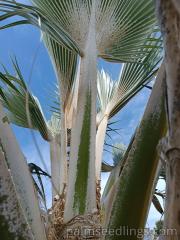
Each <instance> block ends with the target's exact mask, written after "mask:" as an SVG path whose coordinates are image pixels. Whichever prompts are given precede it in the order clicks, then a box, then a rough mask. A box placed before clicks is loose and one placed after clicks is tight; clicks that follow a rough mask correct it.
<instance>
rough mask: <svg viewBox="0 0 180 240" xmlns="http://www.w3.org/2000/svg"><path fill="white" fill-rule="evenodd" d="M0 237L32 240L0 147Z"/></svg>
mask: <svg viewBox="0 0 180 240" xmlns="http://www.w3.org/2000/svg"><path fill="white" fill-rule="evenodd" d="M0 189H1V191H0V236H1V239H2V240H14V239H18V240H19V239H21V240H34V239H35V238H34V236H33V234H32V231H31V229H30V226H29V224H28V222H27V219H26V217H25V215H24V212H23V209H22V208H21V205H20V202H19V198H18V195H17V192H16V190H15V187H14V183H13V179H12V177H11V172H10V171H9V169H8V165H7V162H6V159H5V155H4V153H3V152H2V149H1V146H0Z"/></svg>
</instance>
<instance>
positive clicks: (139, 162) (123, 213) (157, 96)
mask: <svg viewBox="0 0 180 240" xmlns="http://www.w3.org/2000/svg"><path fill="white" fill-rule="evenodd" d="M165 129H166V119H165V109H164V69H163V67H162V68H161V69H160V72H159V74H158V77H157V80H156V83H155V86H154V88H153V91H152V94H151V97H150V99H149V102H148V105H147V108H146V111H145V113H144V116H143V119H142V121H141V124H140V127H139V129H138V131H137V133H136V136H135V139H134V142H133V144H132V147H131V149H130V151H129V154H128V158H127V160H126V162H125V165H124V167H123V169H122V172H121V174H120V178H119V181H118V184H116V186H117V187H116V194H115V197H114V202H113V207H112V211H111V215H110V222H109V225H108V227H109V228H110V229H116V230H117V234H112V235H111V234H110V235H107V236H106V239H108V240H110V239H113V240H116V239H118V240H137V239H142V237H143V234H142V233H139V229H144V227H145V223H146V218H147V212H148V209H149V201H150V199H151V196H152V189H153V186H154V181H155V177H156V172H157V168H158V154H157V151H156V147H157V144H158V141H159V139H160V138H161V137H162V136H163V135H164V133H165ZM140 234H141V235H140Z"/></svg>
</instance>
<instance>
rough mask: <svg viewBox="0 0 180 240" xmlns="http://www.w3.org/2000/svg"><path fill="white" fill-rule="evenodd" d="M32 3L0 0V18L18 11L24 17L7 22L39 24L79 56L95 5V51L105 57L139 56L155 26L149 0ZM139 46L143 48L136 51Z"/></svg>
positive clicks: (35, 0)
mask: <svg viewBox="0 0 180 240" xmlns="http://www.w3.org/2000/svg"><path fill="white" fill-rule="evenodd" d="M33 3H34V4H35V5H36V7H32V6H27V5H24V4H20V3H16V2H11V1H8V0H5V1H0V11H1V12H2V15H1V18H0V20H5V19H7V18H10V17H12V16H15V15H18V16H19V15H20V16H22V17H23V18H24V19H25V20H24V19H23V20H20V21H19V20H18V21H17V22H14V23H12V24H11V25H10V26H14V25H16V24H25V23H30V24H34V25H36V26H39V25H40V27H41V29H42V30H43V31H44V32H46V33H48V34H49V35H50V36H51V37H52V38H53V39H54V40H56V41H57V42H58V43H59V44H60V45H62V46H63V47H66V48H68V49H70V50H73V51H74V52H76V53H78V54H79V55H80V56H83V50H84V47H85V43H86V39H87V36H88V32H89V25H90V19H91V14H92V9H95V18H96V22H95V27H96V44H97V50H98V55H99V57H102V58H104V59H106V60H108V61H121V62H134V61H137V60H139V59H141V58H142V57H143V56H144V55H145V54H146V53H147V49H148V47H149V45H146V44H145V41H144V40H145V38H147V36H149V34H150V33H151V32H152V29H154V27H155V26H156V18H155V13H154V12H155V11H154V4H153V1H152V0H133V1H132V0H111V1H109V0H86V1H84V0H52V1H49V0H33ZM94 5H95V7H94ZM8 26H9V25H8ZM8 26H4V28H5V27H8ZM150 40H152V41H153V38H150ZM142 46H144V48H143V51H142V50H141V51H139V49H140V47H142Z"/></svg>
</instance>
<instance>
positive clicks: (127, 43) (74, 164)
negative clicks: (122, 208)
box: [0, 0, 161, 224]
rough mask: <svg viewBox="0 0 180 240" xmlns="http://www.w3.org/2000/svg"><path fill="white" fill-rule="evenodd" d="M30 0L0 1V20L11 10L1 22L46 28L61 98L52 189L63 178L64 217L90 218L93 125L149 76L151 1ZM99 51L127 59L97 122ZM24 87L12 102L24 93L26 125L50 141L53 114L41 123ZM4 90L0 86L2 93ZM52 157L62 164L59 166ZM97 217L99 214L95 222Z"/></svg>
mask: <svg viewBox="0 0 180 240" xmlns="http://www.w3.org/2000/svg"><path fill="white" fill-rule="evenodd" d="M33 2H34V4H35V7H34V6H27V5H24V4H19V3H16V2H11V1H7V0H5V1H0V11H1V13H2V15H1V19H0V20H5V19H7V18H9V17H12V16H16V15H18V16H21V17H23V20H17V21H15V22H12V23H10V24H8V25H5V26H3V27H2V28H6V27H10V26H15V25H18V24H27V23H30V24H33V25H36V26H38V27H40V28H41V29H42V30H43V31H44V32H45V34H44V41H45V44H46V46H47V48H48V51H49V53H50V55H51V58H52V62H53V64H54V68H55V71H56V74H57V78H58V82H59V89H60V100H61V111H60V112H61V122H60V125H61V128H60V129H61V133H60V134H57V135H56V136H53V142H52V144H51V146H52V153H55V152H56V151H58V153H57V152H56V154H54V156H56V157H57V156H58V158H60V159H59V161H57V159H56V160H55V161H54V162H56V164H55V166H57V168H56V167H55V168H53V169H56V170H58V173H57V174H59V177H58V178H59V179H60V181H57V182H56V183H57V185H58V184H59V186H58V187H57V188H58V189H59V191H58V192H59V193H60V194H63V191H64V187H63V185H64V184H67V189H66V192H67V193H66V204H65V209H64V222H65V223H67V222H69V221H71V220H72V219H75V220H76V217H77V218H78V217H80V218H82V219H83V222H84V221H86V220H87V218H88V217H89V215H90V217H92V216H94V215H97V214H96V211H97V203H96V198H97V196H96V184H97V181H98V180H99V173H100V169H101V167H99V166H101V155H102V149H103V144H104V137H102V139H101V141H100V142H101V143H100V144H101V147H100V148H101V151H100V157H98V158H95V152H96V149H98V146H97V143H96V139H98V132H97V134H96V129H97V126H98V131H99V132H100V133H101V132H102V131H100V122H102V121H101V120H102V119H104V116H105V118H107V119H106V122H107V120H108V119H109V118H110V117H112V116H113V115H115V114H116V113H117V112H118V111H119V110H120V109H121V108H122V107H123V106H124V105H125V104H126V103H127V101H128V100H129V99H130V98H131V97H133V96H134V94H136V93H137V92H138V91H139V90H140V89H141V88H142V87H143V83H147V82H148V81H149V80H151V79H152V77H153V76H154V74H155V73H156V71H157V68H156V67H157V64H158V62H159V60H157V56H158V52H159V49H160V48H159V46H160V45H161V39H160V38H159V37H156V35H155V34H154V32H157V31H158V30H157V28H156V18H155V14H154V6H153V2H152V1H151V0H148V1H147V0H146V1H145V0H141V1H138V0H133V1H132V0H128V1H123V0H121V1H119V0H113V1H107V0H99V1H95V0H91V1H90V0H87V1H81V0H68V1H67V0H66V1H63V0H59V1H55V0H53V1H51V3H50V2H49V1H48V0H43V1H42V0H41V1H40V0H34V1H33ZM107 23H108V24H107ZM154 49H155V50H156V51H154ZM152 52H154V54H152ZM99 57H100V58H103V59H105V60H108V61H113V62H126V64H125V67H123V70H122V75H121V78H120V80H119V81H117V83H116V84H114V87H113V91H112V92H113V94H112V96H111V97H110V98H109V95H108V98H109V99H107V100H108V104H109V106H110V109H109V108H108V109H106V108H105V109H103V111H105V112H102V116H100V114H99V116H100V122H99V121H98V122H97V116H96V113H97V109H96V95H97V66H96V65H97V59H98V58H99ZM128 69H129V70H128ZM130 70H131V71H130ZM128 74H129V76H128ZM105 75H106V74H105ZM99 76H101V75H100V74H99ZM106 76H107V75H106ZM126 76H128V77H126ZM1 78H2V79H4V81H6V82H10V85H11V83H12V81H11V80H12V76H8V75H7V74H6V75H5V77H4V75H2V77H1ZM19 78H21V75H19ZM105 78H106V77H105ZM7 80H9V81H7ZM13 81H15V78H13ZM17 83H19V81H17ZM101 83H102V82H101ZM8 84H9V83H8ZM111 85H112V84H111ZM115 86H116V87H115ZM10 87H11V88H13V87H12V86H10ZM115 88H116V90H115ZM124 88H125V90H124ZM109 89H111V88H109ZM100 90H102V89H100ZM111 90H112V89H111ZM111 90H110V91H111ZM27 92H28V90H27V88H25V96H23V97H22V98H21V97H20V96H18V99H17V101H18V100H19V99H21V100H20V101H21V102H22V104H23V101H24V100H25V102H26V104H27V97H26V96H27V95H28V100H29V103H28V108H26V109H25V115H24V119H26V123H28V126H30V127H32V128H35V129H38V130H40V132H41V134H42V136H43V137H45V138H46V140H49V139H51V138H52V136H51V134H50V132H51V131H49V126H52V122H53V119H52V122H51V123H50V124H49V125H48V124H47V121H45V119H44V117H43V114H42V112H41V111H39V108H38V109H37V106H38V107H39V104H37V100H35V98H34V97H32V96H31V95H30V94H29V93H28V94H27ZM16 93H17V92H16ZM4 95H5V94H4V92H3V91H1V96H2V97H3V98H4ZM20 95H21V94H20ZM101 95H102V94H101ZM110 95H111V94H110ZM119 97H120V99H119ZM105 98H106V96H105ZM4 101H6V98H4ZM31 104H32V105H33V107H32V109H34V108H35V109H36V111H35V114H33V113H32V112H33V110H31ZM6 107H8V105H7V104H6ZM11 110H12V109H10V112H11ZM107 110H108V112H107V116H106V111H107ZM37 112H38V115H39V116H41V121H40V122H39V123H38V119H37V123H38V124H37V123H36V121H35V123H34V122H33V120H31V121H28V119H27V116H26V115H27V113H28V115H29V116H30V119H33V118H34V115H36V113H37ZM31 114H32V115H31ZM103 114H104V116H103ZM101 117H102V118H101ZM29 123H30V124H29ZM42 124H43V125H42ZM106 125H107V123H105V124H104V125H103V126H102V128H103V132H105V130H106ZM68 126H70V128H71V151H70V164H69V170H68V174H67V166H66V164H67V161H66V159H67V156H66V146H67V131H66V129H67V128H69V127H68ZM41 128H42V129H41ZM53 128H54V123H53ZM99 135H101V134H99ZM103 136H104V134H103ZM60 144H61V145H60ZM55 145H56V146H55ZM59 145H60V148H59ZM57 149H59V150H57ZM154 149H155V147H154V145H153V150H154ZM52 156H53V154H52ZM59 162H61V168H59V167H58V166H59ZM97 162H98V164H96V163H97ZM62 166H63V167H62ZM151 170H152V169H150V171H151ZM54 171H55V170H54ZM59 171H60V173H59ZM67 175H68V177H67ZM54 176H55V175H54ZM56 180H57V177H56ZM56 180H54V181H56ZM148 196H149V195H148ZM142 201H144V199H143V200H142ZM114 215H115V214H114ZM74 217H75V218H74ZM97 220H98V216H96V219H95V222H97ZM89 222H90V221H88V224H89ZM70 223H71V222H70ZM73 223H74V222H73Z"/></svg>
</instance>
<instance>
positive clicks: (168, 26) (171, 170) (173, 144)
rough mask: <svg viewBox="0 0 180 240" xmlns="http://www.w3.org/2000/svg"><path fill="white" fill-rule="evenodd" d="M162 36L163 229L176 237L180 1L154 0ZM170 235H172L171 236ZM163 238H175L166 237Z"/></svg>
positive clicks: (179, 218)
mask: <svg viewBox="0 0 180 240" xmlns="http://www.w3.org/2000/svg"><path fill="white" fill-rule="evenodd" d="M156 3H157V10H158V17H159V21H160V25H161V29H162V33H163V38H164V49H165V69H166V82H167V104H168V120H169V133H168V138H167V141H166V142H165V141H164V144H163V146H162V150H163V151H164V153H165V155H164V156H165V159H164V160H165V161H166V166H167V198H166V206H165V221H164V224H165V228H167V229H176V232H177V234H178V238H177V239H179V238H180V201H179V200H180V40H179V35H180V4H179V1H177V0H156ZM171 237H172V238H171ZM166 239H175V237H174V236H168V237H167V238H166Z"/></svg>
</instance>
